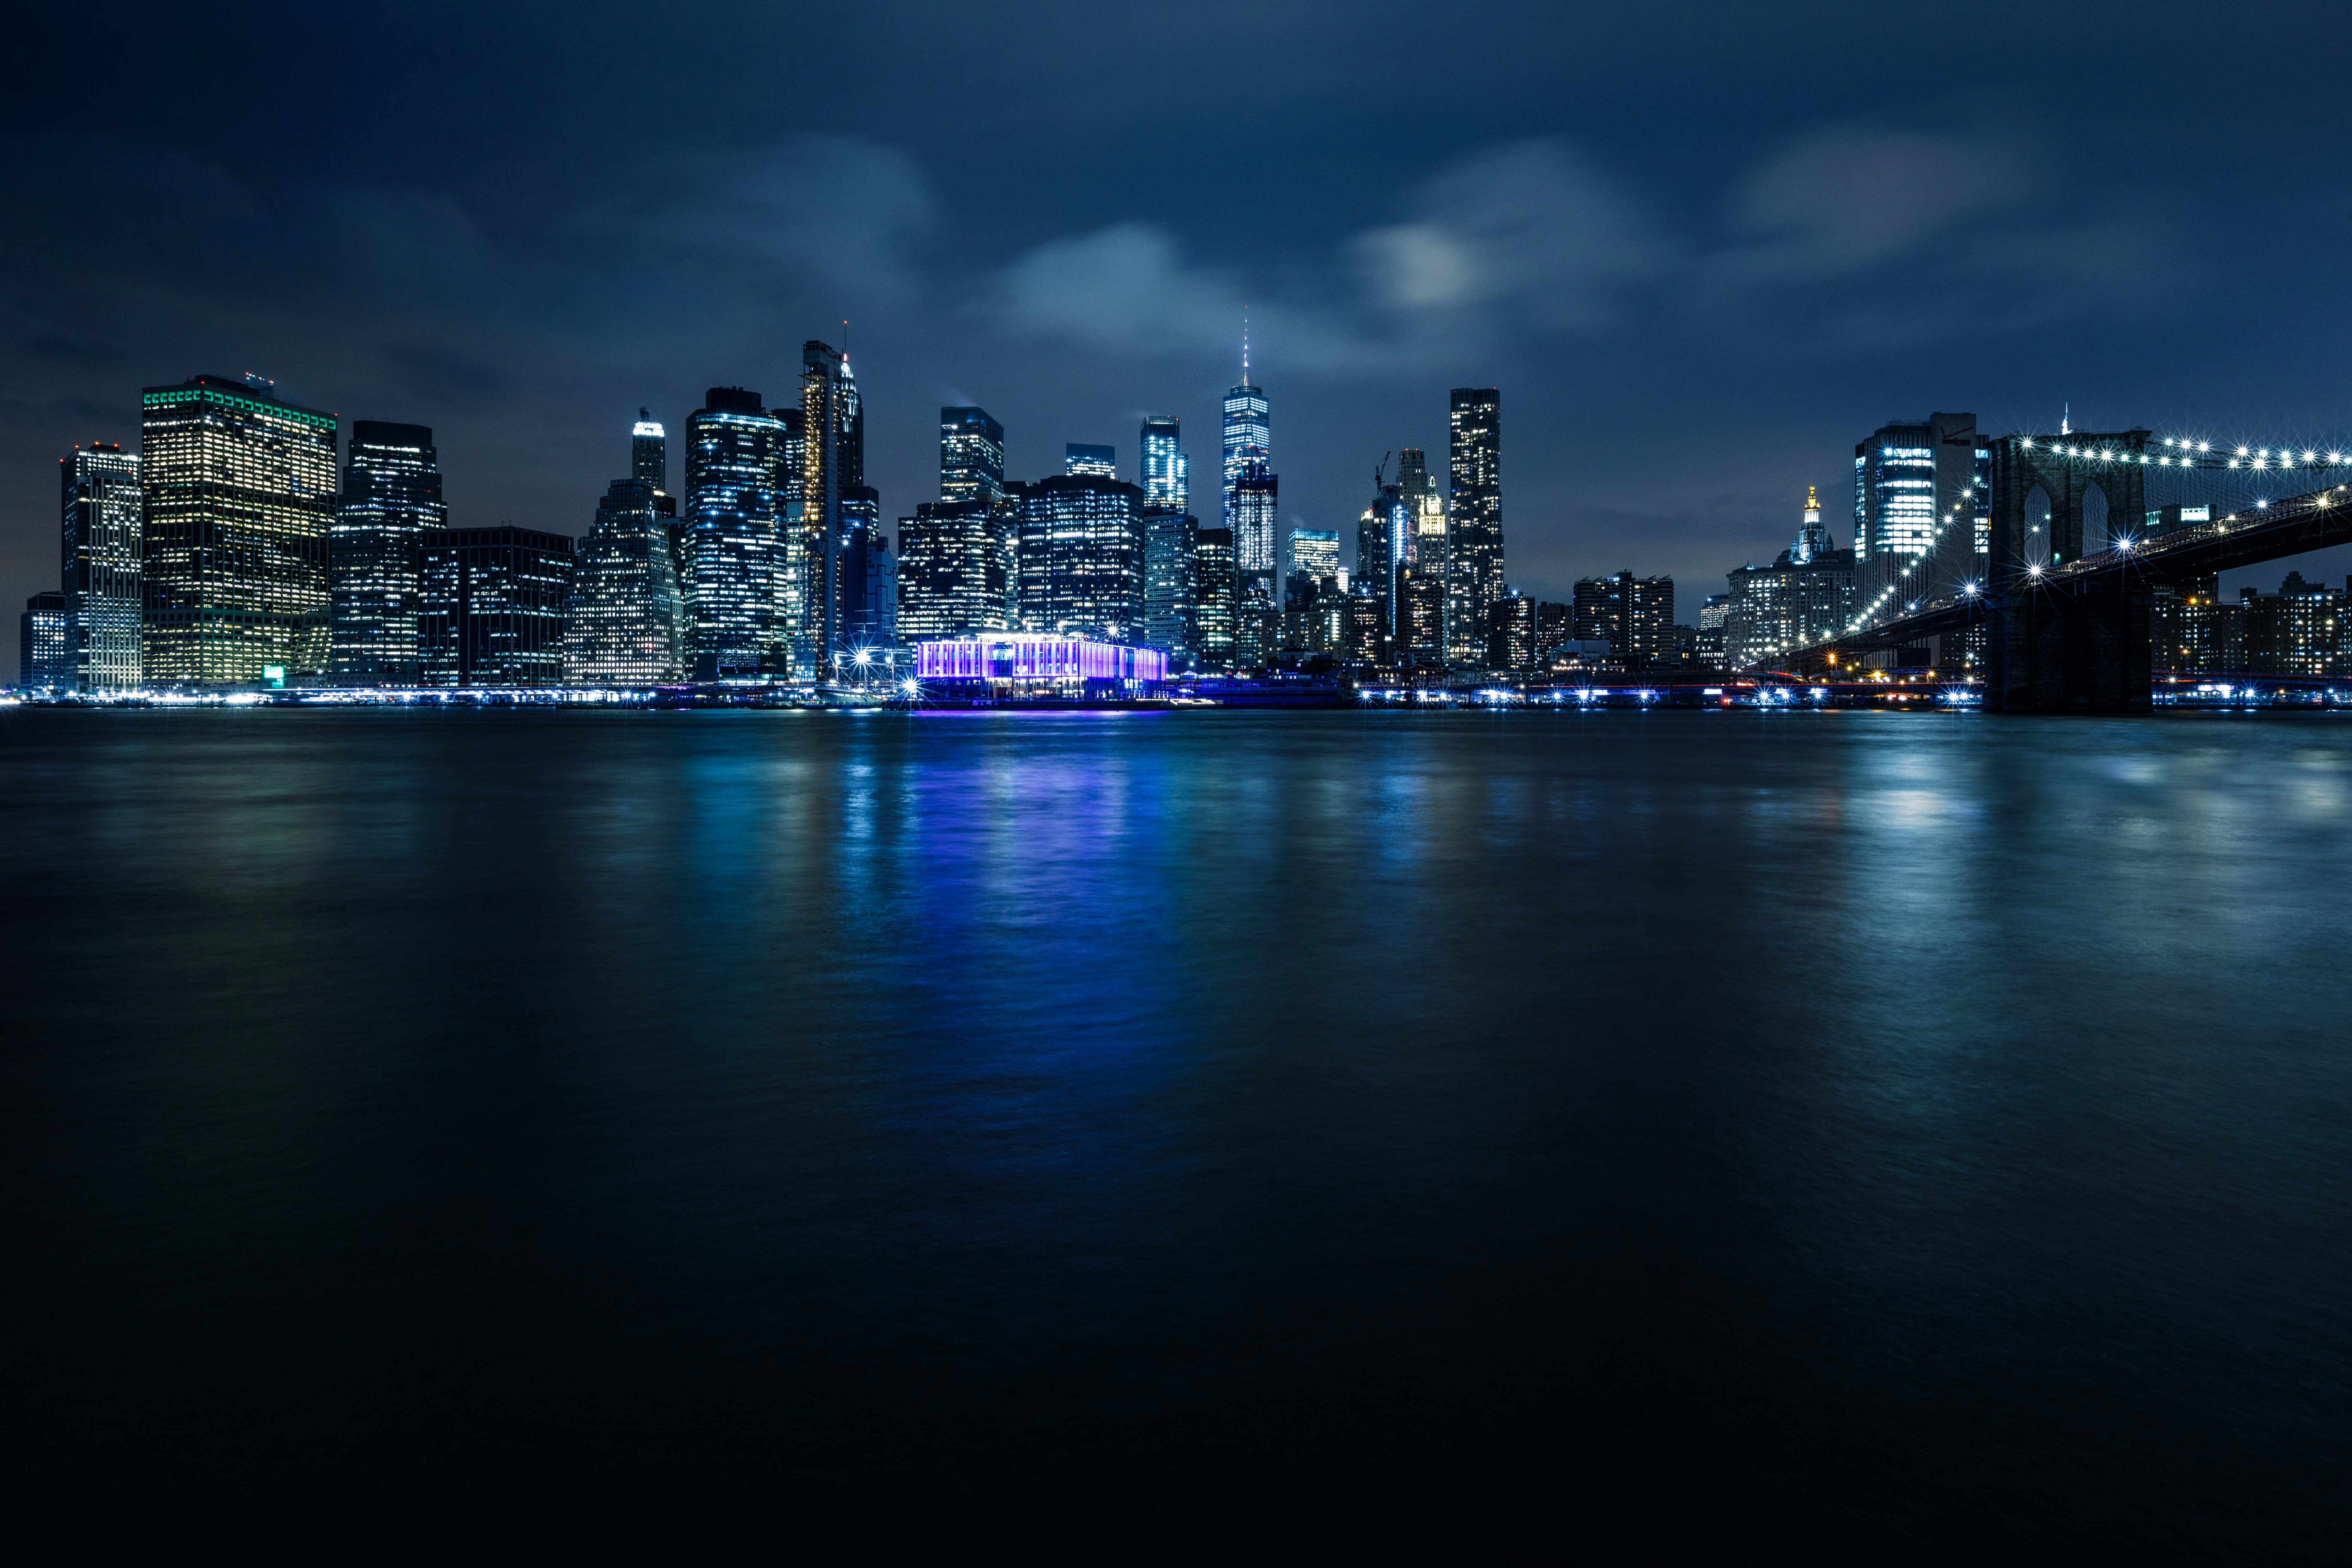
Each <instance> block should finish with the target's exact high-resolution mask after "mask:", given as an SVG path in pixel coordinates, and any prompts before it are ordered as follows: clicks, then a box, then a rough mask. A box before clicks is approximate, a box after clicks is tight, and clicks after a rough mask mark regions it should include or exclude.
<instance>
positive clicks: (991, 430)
mask: <svg viewBox="0 0 2352 1568" xmlns="http://www.w3.org/2000/svg"><path fill="white" fill-rule="evenodd" d="M1003 495H1004V426H1002V425H999V424H998V423H997V422H996V421H995V420H994V419H992V418H991V417H990V416H989V413H988V410H987V409H985V408H942V409H940V500H943V501H959V500H990V501H993V500H1002V499H1003Z"/></svg>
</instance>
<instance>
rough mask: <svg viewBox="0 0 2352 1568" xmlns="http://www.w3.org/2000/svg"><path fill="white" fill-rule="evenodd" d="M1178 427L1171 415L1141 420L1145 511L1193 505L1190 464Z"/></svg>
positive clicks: (1184, 508)
mask: <svg viewBox="0 0 2352 1568" xmlns="http://www.w3.org/2000/svg"><path fill="white" fill-rule="evenodd" d="M1142 478H1143V504H1144V506H1145V507H1146V508H1147V509H1150V510H1163V511H1186V510H1191V508H1192V464H1191V463H1190V462H1189V461H1188V460H1187V459H1186V458H1185V456H1184V447H1183V445H1182V442H1181V424H1180V423H1179V421H1178V420H1177V418H1176V416H1174V415H1172V414H1151V415H1147V416H1145V417H1144V421H1143V475H1142Z"/></svg>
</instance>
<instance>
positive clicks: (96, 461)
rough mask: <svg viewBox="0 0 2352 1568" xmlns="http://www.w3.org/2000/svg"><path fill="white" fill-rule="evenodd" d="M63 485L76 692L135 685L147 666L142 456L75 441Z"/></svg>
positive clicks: (61, 466)
mask: <svg viewBox="0 0 2352 1568" xmlns="http://www.w3.org/2000/svg"><path fill="white" fill-rule="evenodd" d="M58 491H59V498H58V499H59V502H60V507H59V511H60V517H59V522H60V525H61V526H60V531H59V542H60V543H61V545H62V547H63V548H62V554H63V560H62V562H61V565H62V567H63V576H62V584H61V590H60V591H61V592H62V593H63V594H64V595H65V602H66V622H67V625H66V639H67V644H68V661H69V663H70V665H71V672H70V675H69V677H68V681H67V684H68V685H69V686H70V687H71V688H72V689H74V690H77V691H122V690H129V689H132V688H135V687H137V686H138V685H139V684H140V681H141V679H142V669H143V665H142V657H141V653H140V637H141V622H142V617H143V615H144V610H143V606H142V601H143V598H144V593H145V591H144V588H143V586H142V578H141V567H140V562H141V558H142V553H143V551H144V543H143V537H142V536H143V534H144V532H145V516H144V508H143V505H142V494H141V491H140V487H139V458H138V455H137V454H136V453H131V452H126V451H124V450H123V449H122V447H121V446H120V445H119V444H116V443H111V442H106V441H93V442H91V443H90V444H89V446H87V447H75V448H74V449H73V450H72V451H70V452H68V453H67V454H66V455H65V456H64V457H63V458H59V459H58Z"/></svg>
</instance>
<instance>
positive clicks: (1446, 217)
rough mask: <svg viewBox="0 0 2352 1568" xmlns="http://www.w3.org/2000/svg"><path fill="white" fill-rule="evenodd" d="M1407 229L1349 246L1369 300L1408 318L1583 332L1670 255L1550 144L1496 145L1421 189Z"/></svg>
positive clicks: (1617, 195) (1570, 153)
mask: <svg viewBox="0 0 2352 1568" xmlns="http://www.w3.org/2000/svg"><path fill="white" fill-rule="evenodd" d="M1413 208H1414V214H1415V216H1413V218H1412V220H1411V221H1409V222H1406V223H1401V224H1395V225H1391V226H1388V227H1385V228H1377V229H1373V230H1371V231H1370V233H1367V234H1363V235H1360V236H1358V237H1356V238H1355V239H1354V240H1353V241H1351V242H1350V244H1349V253H1350V254H1351V255H1352V257H1353V258H1354V259H1355V261H1356V263H1357V265H1358V267H1359V268H1360V272H1361V274H1362V276H1363V277H1364V279H1365V280H1366V282H1367V284H1368V286H1369V289H1370V295H1371V297H1372V299H1373V300H1375V301H1376V302H1377V303H1378V304H1380V305H1381V306H1382V307H1384V308H1385V309H1387V310H1390V311H1392V312H1395V313H1398V314H1400V315H1405V316H1412V315H1418V314H1423V313H1428V312H1458V311H1462V310H1473V309H1478V308H1486V309H1500V310H1508V311H1509V312H1510V313H1511V314H1512V315H1513V316H1514V317H1515V318H1517V319H1518V320H1521V321H1531V322H1535V323H1539V324H1541V325H1544V326H1549V327H1554V328H1560V329H1568V330H1591V329H1595V328H1600V327H1604V326H1607V325H1608V324H1610V323H1611V322H1612V321H1613V320H1614V319H1615V317H1616V314H1617V305H1618V300H1619V297H1620V295H1621V294H1622V290H1623V289H1625V288H1626V286H1628V285H1630V284H1633V283H1636V282H1639V281H1641V280H1643V279H1648V278H1652V277H1654V276H1656V275H1658V274H1659V273H1660V272H1662V271H1664V269H1665V268H1668V267H1669V266H1670V265H1672V262H1673V247H1671V246H1669V245H1668V244H1667V243H1666V242H1665V241H1664V239H1663V238H1662V237H1660V236H1659V235H1658V233H1657V232H1656V231H1655V229H1654V227H1653V226H1652V225H1651V224H1650V222H1649V220H1648V219H1647V218H1646V217H1644V216H1643V215H1642V214H1641V213H1640V212H1639V211H1638V210H1637V209H1636V207H1635V206H1634V205H1633V202H1632V201H1631V200H1630V199H1629V198H1628V197H1626V196H1625V195H1623V194H1622V193H1621V192H1620V191H1619V189H1618V188H1617V186H1616V185H1615V184H1614V183H1613V182H1612V181H1611V180H1610V179H1609V178H1607V177H1606V176H1605V175H1603V174H1601V172H1600V171H1599V170H1598V169H1597V168H1596V167H1595V166H1594V165H1593V164H1592V163H1591V162H1590V161H1589V160H1587V159H1586V158H1585V157H1584V156H1583V155H1582V154H1580V153H1578V152H1576V151H1575V150H1574V149H1573V148H1571V147H1570V146H1568V145H1567V144H1566V143H1564V142H1558V141H1539V142H1517V143H1516V144H1513V145H1510V146H1506V147H1498V148H1496V149H1494V150H1492V151H1490V152H1487V153H1481V154H1480V155H1478V156H1477V157H1475V158H1472V159H1469V160H1467V161H1465V162H1464V163H1457V164H1455V165H1454V166H1453V167H1452V168H1449V169H1447V170H1445V171H1444V173H1442V174H1439V175H1438V176H1437V177H1436V178H1434V179H1433V180H1431V181H1430V182H1429V183H1428V184H1425V185H1424V186H1423V187H1422V189H1421V190H1420V192H1419V193H1418V194H1417V195H1416V197H1415V199H1414V202H1413Z"/></svg>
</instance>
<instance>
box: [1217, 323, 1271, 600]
mask: <svg viewBox="0 0 2352 1568" xmlns="http://www.w3.org/2000/svg"><path fill="white" fill-rule="evenodd" d="M1269 410H1270V405H1268V404H1267V402H1266V398H1265V391H1264V390H1263V389H1262V388H1259V387H1255V386H1253V385H1251V384H1250V378H1249V341H1248V339H1246V338H1244V339H1243V341H1242V379H1241V384H1239V385H1237V386H1235V387H1234V388H1233V389H1232V390H1231V391H1229V392H1227V393H1226V394H1225V408H1224V416H1225V424H1224V488H1225V526H1226V527H1227V528H1230V529H1232V530H1233V531H1234V552H1235V555H1236V558H1237V560H1238V563H1239V564H1238V570H1239V571H1240V572H1242V573H1243V574H1244V575H1246V574H1250V573H1253V572H1257V573H1264V574H1265V576H1266V578H1267V579H1268V580H1269V581H1271V580H1272V578H1273V575H1274V567H1275V561H1274V518H1273V514H1272V513H1271V512H1270V511H1265V510H1264V509H1263V508H1260V507H1257V506H1256V505H1255V503H1254V502H1252V501H1250V500H1245V499H1244V491H1243V489H1242V481H1243V480H1244V479H1250V478H1252V477H1253V476H1255V477H1258V478H1265V477H1268V476H1270V475H1271V474H1272V472H1273V466H1274V429H1273V425H1272V422H1271V418H1270V413H1269ZM1245 507H1246V508H1249V509H1250V510H1249V515H1247V516H1244V508H1245Z"/></svg>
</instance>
